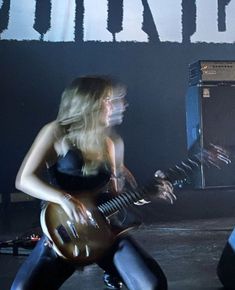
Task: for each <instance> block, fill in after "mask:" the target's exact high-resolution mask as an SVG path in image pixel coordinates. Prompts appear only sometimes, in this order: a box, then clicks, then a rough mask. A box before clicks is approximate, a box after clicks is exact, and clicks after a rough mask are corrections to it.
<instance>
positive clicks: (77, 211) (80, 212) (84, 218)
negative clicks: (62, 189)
mask: <svg viewBox="0 0 235 290" xmlns="http://www.w3.org/2000/svg"><path fill="white" fill-rule="evenodd" d="M60 206H61V207H62V208H63V210H64V211H65V212H66V214H67V215H68V217H69V219H70V220H74V221H76V222H77V223H80V224H87V223H88V220H89V219H90V217H89V213H88V212H87V210H86V207H85V206H84V205H83V204H82V203H81V202H80V201H79V200H78V199H76V198H75V197H73V196H72V195H70V194H68V193H66V194H65V195H64V197H63V198H62V200H61V202H60Z"/></svg>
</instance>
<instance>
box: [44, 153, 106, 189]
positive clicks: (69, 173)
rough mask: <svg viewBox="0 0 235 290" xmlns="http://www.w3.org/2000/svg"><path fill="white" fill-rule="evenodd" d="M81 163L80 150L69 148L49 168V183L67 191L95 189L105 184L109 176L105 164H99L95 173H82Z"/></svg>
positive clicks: (82, 163)
mask: <svg viewBox="0 0 235 290" xmlns="http://www.w3.org/2000/svg"><path fill="white" fill-rule="evenodd" d="M83 165H84V159H83V156H82V152H81V151H80V150H79V149H70V150H69V151H68V152H67V153H66V155H65V156H62V157H59V158H58V160H57V161H56V163H55V164H54V165H52V166H51V167H50V168H49V177H50V180H51V183H52V184H54V185H57V186H59V187H60V188H61V189H63V190H68V191H84V190H95V189H99V188H102V187H103V186H105V184H107V182H108V181H109V179H110V176H111V171H110V168H108V166H107V165H105V164H101V165H100V167H99V168H98V170H97V173H96V174H95V175H84V174H83V172H82V167H83Z"/></svg>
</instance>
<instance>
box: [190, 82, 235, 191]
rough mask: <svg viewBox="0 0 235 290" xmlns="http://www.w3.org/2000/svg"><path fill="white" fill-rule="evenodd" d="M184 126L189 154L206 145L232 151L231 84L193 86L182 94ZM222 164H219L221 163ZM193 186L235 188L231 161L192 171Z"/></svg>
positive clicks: (234, 92) (234, 113)
mask: <svg viewBox="0 0 235 290" xmlns="http://www.w3.org/2000/svg"><path fill="white" fill-rule="evenodd" d="M186 126H187V146H188V148H187V149H188V153H189V155H190V156H191V155H194V154H197V153H200V152H203V151H204V149H205V148H208V146H209V144H210V143H212V144H217V145H220V146H222V147H224V148H226V149H227V150H229V152H230V154H231V158H232V159H233V155H234V152H235V85H234V84H226V85H225V84H224V85H219V84H218V85H216V84H211V85H197V86H196V85H195V86H190V87H189V88H188V91H187V94H186ZM221 164H222V163H221ZM192 187H193V188H213V187H235V160H232V162H231V164H229V165H225V164H222V165H221V169H218V168H216V167H215V166H209V167H208V166H207V164H205V163H202V164H201V166H199V168H198V170H196V171H195V172H194V173H193V177H192Z"/></svg>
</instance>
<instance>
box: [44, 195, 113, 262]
mask: <svg viewBox="0 0 235 290" xmlns="http://www.w3.org/2000/svg"><path fill="white" fill-rule="evenodd" d="M79 201H80V202H82V203H83V205H84V206H85V207H86V209H87V213H88V216H89V221H88V223H86V224H82V223H76V222H74V221H71V220H70V219H69V217H68V216H67V214H66V213H65V212H64V210H63V209H62V208H61V207H60V206H59V205H58V204H56V203H48V204H46V205H45V207H44V208H43V209H42V212H41V226H42V229H43V232H44V233H45V234H46V235H47V237H48V238H49V239H50V241H52V244H53V248H54V249H55V251H56V252H57V254H58V255H59V256H61V257H63V258H66V259H68V260H70V261H72V262H75V263H78V264H81V265H87V264H91V263H94V262H96V261H97V260H99V259H100V258H101V257H102V256H103V255H104V254H105V253H106V251H107V250H108V249H110V247H111V246H112V245H113V243H114V241H115V238H116V234H114V233H113V231H112V228H111V226H110V225H109V223H108V221H107V220H106V218H105V217H104V216H103V215H102V213H101V212H99V210H98V209H97V206H96V205H95V203H93V202H92V200H90V199H87V197H86V198H83V197H82V196H80V195H79Z"/></svg>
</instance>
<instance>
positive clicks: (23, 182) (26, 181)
mask: <svg viewBox="0 0 235 290" xmlns="http://www.w3.org/2000/svg"><path fill="white" fill-rule="evenodd" d="M55 130H57V125H56V123H55V122H52V123H49V124H47V125H46V126H44V127H43V128H42V129H41V130H40V132H39V134H38V135H37V137H36V139H35V141H34V142H33V144H32V146H31V148H30V150H29V152H28V153H27V155H26V156H25V158H24V160H23V163H22V165H21V167H20V169H19V172H18V174H17V177H16V182H15V185H16V188H17V189H19V190H21V191H23V192H25V193H27V194H29V195H31V196H33V197H36V198H39V199H43V200H47V201H51V202H56V203H60V202H61V199H62V198H63V196H64V193H63V191H60V190H59V189H57V188H55V187H53V186H51V185H50V184H49V183H47V182H46V181H44V180H43V178H42V172H43V170H45V168H46V164H47V162H53V160H56V157H57V154H56V152H55V149H54V143H55V137H54V136H55Z"/></svg>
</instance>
